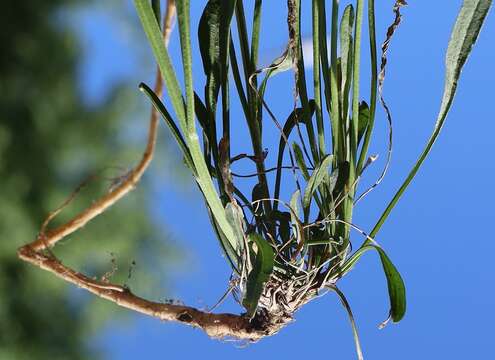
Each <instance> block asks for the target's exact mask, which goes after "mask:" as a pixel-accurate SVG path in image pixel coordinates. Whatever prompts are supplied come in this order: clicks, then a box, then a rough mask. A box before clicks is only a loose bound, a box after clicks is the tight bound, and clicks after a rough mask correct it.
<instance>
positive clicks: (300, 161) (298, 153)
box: [292, 142, 310, 181]
mask: <svg viewBox="0 0 495 360" xmlns="http://www.w3.org/2000/svg"><path fill="white" fill-rule="evenodd" d="M292 149H293V150H294V156H295V157H296V163H297V166H298V167H299V170H301V173H302V174H303V177H304V180H306V181H308V180H309V177H310V176H309V172H308V167H307V166H306V162H305V161H304V154H303V151H302V150H301V147H300V146H299V144H298V143H296V142H295V143H293V144H292Z"/></svg>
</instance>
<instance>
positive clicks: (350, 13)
mask: <svg viewBox="0 0 495 360" xmlns="http://www.w3.org/2000/svg"><path fill="white" fill-rule="evenodd" d="M353 28H354V7H353V6H352V5H351V4H349V5H347V6H346V8H345V9H344V13H343V14H342V20H341V22H340V59H341V60H340V62H341V69H342V75H341V83H340V84H339V85H340V89H341V91H342V100H341V102H342V104H345V108H344V109H345V111H347V102H348V97H349V89H350V84H351V76H352V59H353V58H352V46H353V40H352V30H353Z"/></svg>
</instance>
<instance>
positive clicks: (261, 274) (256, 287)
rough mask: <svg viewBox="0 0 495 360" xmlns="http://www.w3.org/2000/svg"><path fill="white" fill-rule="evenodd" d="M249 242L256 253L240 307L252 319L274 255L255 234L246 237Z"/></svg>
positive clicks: (269, 272)
mask: <svg viewBox="0 0 495 360" xmlns="http://www.w3.org/2000/svg"><path fill="white" fill-rule="evenodd" d="M248 239H249V242H250V243H252V244H255V245H256V248H257V251H256V254H255V261H254V265H253V269H252V270H251V271H250V273H249V275H248V278H247V285H246V296H245V297H244V300H243V301H242V305H244V307H245V308H246V310H247V315H248V316H249V318H253V317H254V315H255V314H256V310H257V308H258V302H259V299H260V297H261V294H262V293H263V290H264V288H265V284H266V283H267V282H268V280H269V279H270V276H271V274H272V272H273V265H274V258H275V254H274V252H273V249H272V247H271V246H270V244H268V242H267V241H266V240H265V239H263V238H262V237H261V236H260V235H258V234H256V233H251V234H249V235H248Z"/></svg>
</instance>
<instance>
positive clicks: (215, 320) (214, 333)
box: [17, 0, 283, 341]
mask: <svg viewBox="0 0 495 360" xmlns="http://www.w3.org/2000/svg"><path fill="white" fill-rule="evenodd" d="M175 12H176V8H175V0H168V1H167V9H166V12H165V15H164V21H163V24H164V25H163V40H164V42H165V45H168V43H169V40H170V34H171V32H172V25H173V20H174V18H175ZM154 91H155V93H156V94H157V96H158V97H161V95H162V91H163V81H162V77H161V74H160V71H159V70H157V76H156V82H155V89H154ZM158 121H159V114H158V112H157V111H156V110H155V109H154V108H152V110H151V116H150V125H149V133H148V141H147V145H146V149H145V151H144V154H143V157H142V159H141V161H140V162H139V163H138V165H137V166H136V167H135V168H133V169H132V170H131V171H130V173H129V174H128V176H127V177H126V178H125V180H124V181H122V182H121V183H120V184H119V185H117V186H116V187H115V188H114V189H112V190H110V191H109V192H108V193H107V194H105V195H103V196H102V197H101V198H99V199H98V200H96V201H95V202H93V204H92V205H91V206H89V207H88V208H87V209H86V210H84V211H82V212H81V213H79V214H78V215H76V216H75V217H73V218H72V219H71V220H69V221H68V222H67V223H65V224H63V225H60V226H58V227H56V228H54V229H51V230H46V228H47V226H48V223H49V222H50V221H51V220H52V219H53V218H54V217H55V216H56V215H57V214H58V213H59V212H60V211H61V210H62V208H63V207H65V206H66V205H67V204H68V203H69V202H70V200H71V199H72V198H73V197H74V196H75V194H76V193H77V190H76V191H75V192H74V193H73V194H72V195H71V196H70V197H69V199H68V200H67V201H66V202H65V203H64V204H63V205H62V206H61V207H60V208H58V209H56V210H55V211H53V212H51V213H50V214H49V215H48V217H47V219H46V220H45V221H44V223H43V225H42V227H41V229H40V233H39V235H38V236H37V238H36V239H35V240H34V241H33V242H31V243H29V244H27V245H24V246H22V247H21V248H19V249H18V251H17V254H18V256H19V258H20V259H22V260H24V261H26V262H28V263H30V264H33V265H35V266H37V267H39V268H40V269H43V270H46V271H48V272H51V273H53V274H54V275H55V276H57V277H59V278H61V279H63V280H65V281H67V282H69V283H72V284H74V285H77V286H78V287H80V288H83V289H86V290H88V291H89V292H91V293H93V294H95V295H96V296H99V297H101V298H103V299H107V300H109V301H112V302H114V303H116V304H117V305H119V306H122V307H125V308H127V309H131V310H134V311H137V312H140V313H142V314H146V315H149V316H153V317H156V318H159V319H161V320H165V321H174V322H180V323H184V324H188V325H190V326H193V327H196V328H200V329H202V330H203V331H205V333H206V334H207V335H209V336H210V337H212V338H225V337H231V338H237V339H243V340H248V341H256V340H259V339H261V338H263V337H265V336H268V335H272V334H274V333H276V332H277V331H278V330H279V329H280V328H281V327H282V326H283V325H282V324H278V323H273V322H270V321H269V319H266V318H265V317H264V315H258V316H257V317H255V318H254V319H253V320H251V321H250V320H249V319H248V318H247V317H245V316H242V315H235V314H212V313H208V312H205V311H201V310H198V309H195V308H192V307H188V306H182V305H176V304H163V303H157V302H153V301H149V300H146V299H143V298H141V297H138V296H136V295H134V294H133V293H132V292H131V291H130V289H128V288H127V287H124V286H121V285H117V284H110V283H108V282H106V281H98V280H94V279H91V278H90V277H88V276H86V275H84V274H82V273H80V272H77V271H75V270H73V269H71V268H69V267H67V266H65V265H63V264H62V262H61V261H60V260H58V259H57V258H56V257H55V256H54V255H53V254H52V252H51V251H50V248H52V247H54V246H55V245H56V244H57V242H58V241H60V240H62V239H63V238H64V237H66V236H67V235H69V234H72V233H73V232H75V231H77V230H78V229H80V228H82V227H83V226H84V225H86V224H87V223H88V222H89V221H91V220H92V219H94V218H95V217H96V216H98V215H99V214H101V213H103V212H105V211H106V210H107V209H108V208H109V207H110V206H112V205H113V204H115V203H116V202H117V201H118V200H120V199H121V198H122V197H124V196H125V195H127V194H128V193H129V192H130V191H131V190H133V189H134V187H135V186H136V185H137V183H138V182H139V180H140V179H141V176H142V175H143V174H144V172H145V170H146V169H147V168H148V166H149V164H150V163H151V160H152V158H153V152H154V150H155V144H156V135H157V127H158Z"/></svg>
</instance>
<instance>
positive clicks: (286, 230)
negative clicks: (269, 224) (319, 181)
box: [270, 210, 291, 244]
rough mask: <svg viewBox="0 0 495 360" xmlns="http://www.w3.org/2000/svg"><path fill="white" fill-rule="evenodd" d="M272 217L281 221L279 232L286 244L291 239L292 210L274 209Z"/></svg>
mask: <svg viewBox="0 0 495 360" xmlns="http://www.w3.org/2000/svg"><path fill="white" fill-rule="evenodd" d="M270 217H271V219H272V220H273V221H278V222H279V227H278V232H279V235H280V239H281V240H282V243H283V244H285V243H287V242H288V241H290V221H291V214H290V212H286V211H279V210H273V211H272V212H271V214H270Z"/></svg>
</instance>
